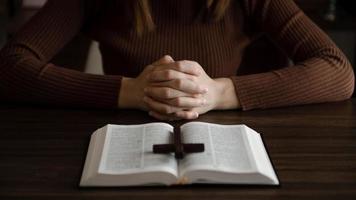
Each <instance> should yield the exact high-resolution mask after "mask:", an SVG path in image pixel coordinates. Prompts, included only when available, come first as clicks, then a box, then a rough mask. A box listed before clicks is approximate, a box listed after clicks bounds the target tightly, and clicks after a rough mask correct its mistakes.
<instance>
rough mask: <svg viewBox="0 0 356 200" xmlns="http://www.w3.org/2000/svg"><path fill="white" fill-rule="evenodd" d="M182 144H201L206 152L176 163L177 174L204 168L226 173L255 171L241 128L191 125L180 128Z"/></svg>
mask: <svg viewBox="0 0 356 200" xmlns="http://www.w3.org/2000/svg"><path fill="white" fill-rule="evenodd" d="M181 131H182V136H183V142H184V143H204V146H205V152H203V153H191V154H187V155H186V156H185V158H184V159H183V160H182V161H180V162H179V169H180V173H184V172H185V171H187V170H194V169H200V170H202V169H205V170H219V171H226V172H247V171H252V170H254V168H255V166H254V162H253V161H251V160H250V158H252V155H251V152H250V150H249V146H248V141H247V138H246V135H245V134H244V133H243V131H244V129H243V125H218V124H209V123H203V122H191V123H187V124H185V125H183V126H182V127H181Z"/></svg>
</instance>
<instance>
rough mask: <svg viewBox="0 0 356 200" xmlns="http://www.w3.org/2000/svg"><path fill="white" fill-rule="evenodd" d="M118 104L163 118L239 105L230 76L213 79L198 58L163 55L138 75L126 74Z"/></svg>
mask: <svg viewBox="0 0 356 200" xmlns="http://www.w3.org/2000/svg"><path fill="white" fill-rule="evenodd" d="M224 95H225V96H224ZM226 95H228V96H226ZM227 101H228V102H227ZM119 106H120V107H126V108H139V109H142V110H146V111H148V113H149V115H151V116H153V117H155V118H157V119H160V120H179V119H195V118H197V117H198V116H199V115H200V114H203V113H206V112H208V111H209V110H213V109H228V108H233V107H237V98H236V94H235V92H234V87H233V84H232V81H231V80H230V79H228V78H219V79H212V78H210V77H209V76H208V75H207V74H206V73H205V71H204V69H203V68H202V67H201V66H200V64H199V63H197V62H195V61H187V60H184V61H174V60H173V59H172V58H171V57H170V56H164V57H163V58H161V59H159V60H158V61H156V62H154V63H153V64H151V65H148V66H147V67H146V68H145V69H144V70H143V71H142V73H141V74H140V75H139V76H138V77H136V78H123V81H122V86H121V93H120V99H119Z"/></svg>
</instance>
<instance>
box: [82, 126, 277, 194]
mask: <svg viewBox="0 0 356 200" xmlns="http://www.w3.org/2000/svg"><path fill="white" fill-rule="evenodd" d="M173 130H174V128H173V126H171V125H169V124H167V123H148V124H140V125H112V124H108V125H106V126H104V127H102V128H100V129H98V130H96V131H95V132H94V133H93V134H92V135H91V139H90V144H89V148H88V152H87V156H86V160H85V164H84V169H83V173H82V177H81V180H80V186H82V187H88V186H153V185H175V184H193V183H198V184H258V185H278V184H279V181H278V178H277V176H276V173H275V172H274V169H273V166H272V163H271V161H270V159H269V157H268V154H267V151H266V149H265V147H264V144H263V141H262V138H261V136H260V134H259V133H257V132H256V131H254V130H253V129H251V128H249V127H247V126H246V125H219V124H212V123H205V122H189V123H186V124H183V125H182V126H181V127H180V131H181V136H182V142H183V143H203V144H204V146H205V151H204V152H198V153H189V154H186V155H185V156H184V158H183V159H179V160H177V159H176V158H175V156H174V154H173V153H168V154H155V153H153V146H154V145H156V144H170V143H172V142H173V137H174V136H173Z"/></svg>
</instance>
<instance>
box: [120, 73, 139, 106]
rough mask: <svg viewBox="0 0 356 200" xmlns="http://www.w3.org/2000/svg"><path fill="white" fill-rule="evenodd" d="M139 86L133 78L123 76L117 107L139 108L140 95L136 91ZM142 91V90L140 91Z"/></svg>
mask: <svg viewBox="0 0 356 200" xmlns="http://www.w3.org/2000/svg"><path fill="white" fill-rule="evenodd" d="M138 90H139V86H138V85H137V84H136V83H135V79H134V78H129V77H123V78H122V80H121V88H120V93H119V98H118V107H119V108H141V107H142V106H140V102H142V98H143V97H141V96H142V95H141V94H140V93H139V92H138ZM141 93H142V92H141ZM140 98H141V99H140Z"/></svg>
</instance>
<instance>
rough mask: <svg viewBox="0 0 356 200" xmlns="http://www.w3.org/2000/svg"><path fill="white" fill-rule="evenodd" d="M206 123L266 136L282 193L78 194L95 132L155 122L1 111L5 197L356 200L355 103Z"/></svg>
mask: <svg viewBox="0 0 356 200" xmlns="http://www.w3.org/2000/svg"><path fill="white" fill-rule="evenodd" d="M199 120H200V121H206V122H214V123H222V124H240V123H244V124H247V125H248V126H250V127H252V128H254V129H255V130H257V131H258V132H260V133H262V134H263V137H264V141H265V144H266V146H267V149H268V151H269V153H270V157H271V159H272V162H273V163H274V165H275V169H276V172H277V174H278V176H279V178H280V182H281V186H280V187H261V186H238V185H237V186H236V185H235V186H216V185H215V186H205V185H194V186H183V187H154V188H148V187H146V188H143V187H136V188H79V187H78V183H79V179H80V176H81V172H82V167H83V164H84V159H85V155H86V151H87V147H88V144H89V137H90V134H91V133H92V132H93V131H94V130H95V129H97V128H99V127H101V126H104V125H105V124H107V123H114V124H135V123H145V122H151V121H153V119H152V118H150V117H148V116H147V115H146V113H144V112H140V111H132V110H121V111H112V110H89V109H68V108H66V109H63V108H49V107H38V106H37V107H35V106H20V105H4V104H3V105H1V106H0V199H4V200H6V199H66V200H69V199H140V198H145V199H155V200H158V199H165V200H167V199H169V200H175V199H184V200H191V199H289V200H290V199H339V200H344V199H353V200H355V199H356V99H354V100H349V101H345V102H339V103H330V104H320V105H309V106H298V107H290V108H280V109H270V110H256V111H249V112H240V111H217V112H210V113H208V114H206V115H203V116H201V117H200V118H199Z"/></svg>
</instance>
